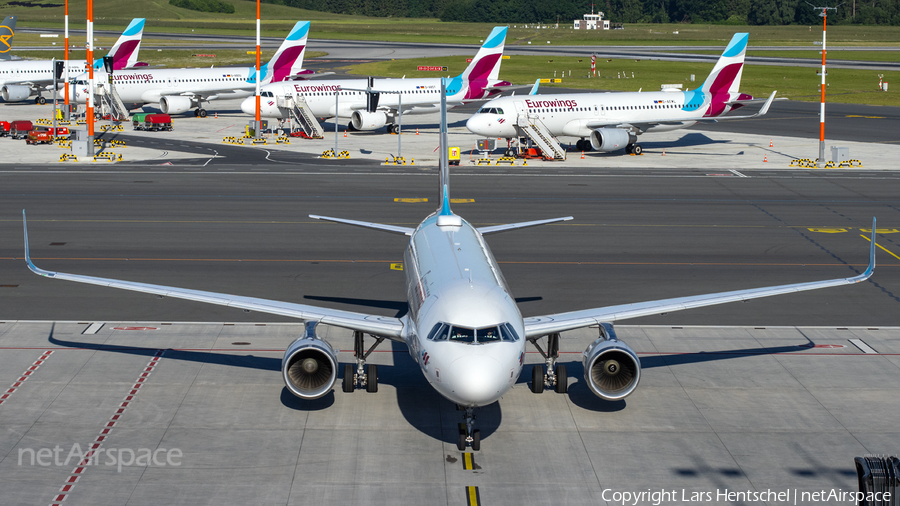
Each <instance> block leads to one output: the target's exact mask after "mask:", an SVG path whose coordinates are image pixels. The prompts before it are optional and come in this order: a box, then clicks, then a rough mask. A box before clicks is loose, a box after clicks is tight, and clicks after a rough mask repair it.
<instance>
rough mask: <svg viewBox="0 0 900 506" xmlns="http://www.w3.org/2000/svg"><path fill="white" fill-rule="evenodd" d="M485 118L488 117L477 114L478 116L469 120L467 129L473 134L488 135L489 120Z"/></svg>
mask: <svg viewBox="0 0 900 506" xmlns="http://www.w3.org/2000/svg"><path fill="white" fill-rule="evenodd" d="M483 116H486V115H485V114H476V115H474V116H472V117H471V118H469V119H468V120H467V121H466V128H468V129H469V131H470V132H472V133H473V134H478V135H488V134H487V133H485V122H486V121H487V120H486V119H485V118H484V117H483Z"/></svg>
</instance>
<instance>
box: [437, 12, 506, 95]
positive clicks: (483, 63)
mask: <svg viewBox="0 0 900 506" xmlns="http://www.w3.org/2000/svg"><path fill="white" fill-rule="evenodd" d="M508 28H509V27H506V26H495V27H494V29H493V30H491V34H490V35H488V38H487V39H485V40H484V44H482V45H481V49H479V50H478V53H476V54H475V57H474V58H472V62H471V63H469V66H468V67H466V70H464V71H463V73H462V74H460V75H458V76H456V77H454V78H452V79H450V80H449V83H448V85H447V95H456V94H458V93H461V92H464V93H465V95H464V97H463V100H478V99H481V98H486V97H488V96H489V95H491V94H493V93H496V92H497V91H498V90H497V89H496V87H497V86H509V85H510V83H508V82H506V81H500V80H499V78H500V61H501V60H502V59H503V47H504V45H505V44H506V31H507V29H508Z"/></svg>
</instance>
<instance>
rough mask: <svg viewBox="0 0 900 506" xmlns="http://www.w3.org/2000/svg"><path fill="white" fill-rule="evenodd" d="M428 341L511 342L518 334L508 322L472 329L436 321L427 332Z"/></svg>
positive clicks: (516, 339) (517, 337)
mask: <svg viewBox="0 0 900 506" xmlns="http://www.w3.org/2000/svg"><path fill="white" fill-rule="evenodd" d="M428 340H429V341H447V340H450V341H455V342H458V343H480V344H486V343H496V342H501V341H502V342H507V343H512V342H516V341H518V340H519V336H518V334H516V331H515V329H513V326H512V325H510V324H509V323H503V324H500V325H492V326H490V327H482V328H479V329H473V328H469V327H457V326H450V325H448V324H446V323H438V324H436V325H435V326H434V327H433V328H432V329H431V332H429V333H428Z"/></svg>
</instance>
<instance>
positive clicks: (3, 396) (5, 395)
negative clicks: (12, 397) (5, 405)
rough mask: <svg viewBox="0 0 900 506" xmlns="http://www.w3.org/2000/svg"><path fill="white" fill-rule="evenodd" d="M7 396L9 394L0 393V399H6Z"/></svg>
mask: <svg viewBox="0 0 900 506" xmlns="http://www.w3.org/2000/svg"><path fill="white" fill-rule="evenodd" d="M7 397H9V394H3V395H0V399H6V398H7Z"/></svg>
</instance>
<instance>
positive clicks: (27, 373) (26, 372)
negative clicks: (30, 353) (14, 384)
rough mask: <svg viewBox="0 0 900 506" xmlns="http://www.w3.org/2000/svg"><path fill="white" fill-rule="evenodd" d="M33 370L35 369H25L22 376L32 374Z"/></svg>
mask: <svg viewBox="0 0 900 506" xmlns="http://www.w3.org/2000/svg"><path fill="white" fill-rule="evenodd" d="M33 372H34V371H25V372H23V373H22V376H31V373H33Z"/></svg>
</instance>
